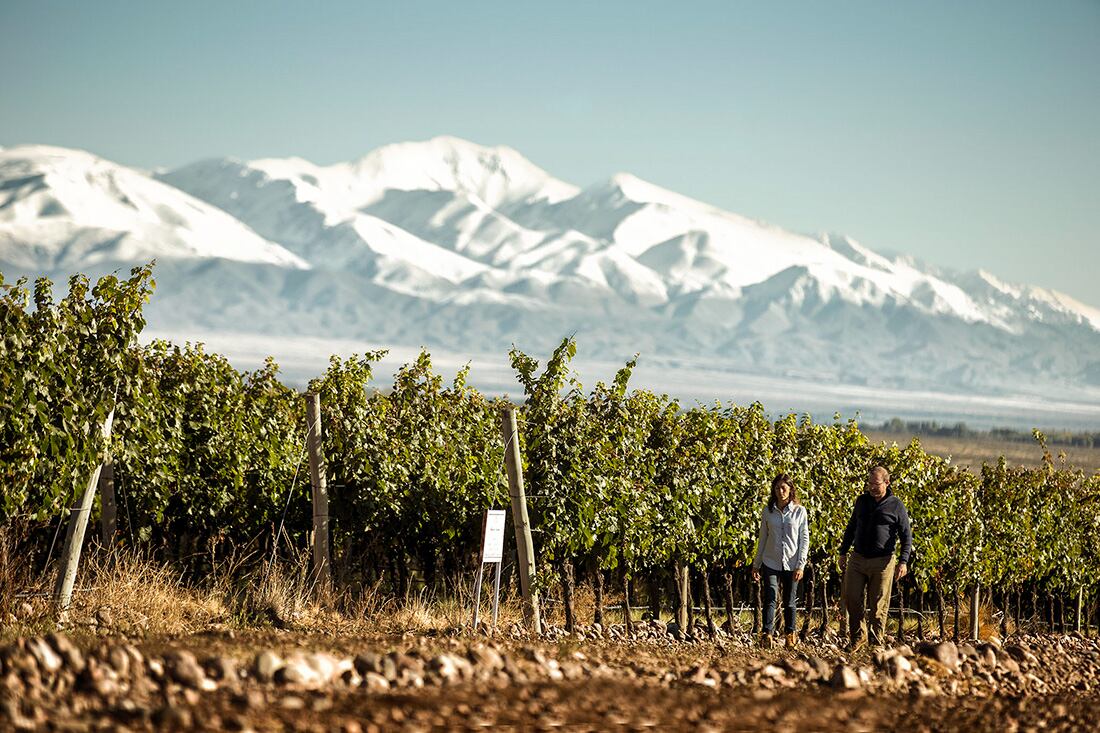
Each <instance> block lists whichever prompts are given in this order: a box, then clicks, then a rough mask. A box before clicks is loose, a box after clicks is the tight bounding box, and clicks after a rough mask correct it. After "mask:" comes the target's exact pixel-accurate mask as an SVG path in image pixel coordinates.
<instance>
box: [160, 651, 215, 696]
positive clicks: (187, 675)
mask: <svg viewBox="0 0 1100 733" xmlns="http://www.w3.org/2000/svg"><path fill="white" fill-rule="evenodd" d="M164 662H165V667H166V668H167V671H168V675H169V676H170V677H171V678H172V679H173V680H175V681H176V682H178V683H180V684H181V685H183V686H184V687H188V688H190V689H192V690H199V689H204V688H206V687H208V685H206V684H205V683H206V682H207V681H208V680H207V679H206V674H205V673H204V672H203V671H202V667H200V666H199V662H198V660H197V659H195V655H194V654H192V653H191V652H188V651H174V652H171V653H169V654H168V655H167V656H165V658H164Z"/></svg>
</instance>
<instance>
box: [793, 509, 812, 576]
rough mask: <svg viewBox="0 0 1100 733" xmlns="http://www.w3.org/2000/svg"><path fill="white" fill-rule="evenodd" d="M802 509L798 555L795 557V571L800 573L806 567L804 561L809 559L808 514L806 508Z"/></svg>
mask: <svg viewBox="0 0 1100 733" xmlns="http://www.w3.org/2000/svg"><path fill="white" fill-rule="evenodd" d="M801 509H802V524H801V526H800V527H799V528H798V554H797V555H796V562H795V566H794V567H795V570H798V571H799V572H801V571H802V570H803V569H804V568H805V567H806V561H807V560H808V559H809V557H810V513H809V512H808V511H807V510H806V507H801Z"/></svg>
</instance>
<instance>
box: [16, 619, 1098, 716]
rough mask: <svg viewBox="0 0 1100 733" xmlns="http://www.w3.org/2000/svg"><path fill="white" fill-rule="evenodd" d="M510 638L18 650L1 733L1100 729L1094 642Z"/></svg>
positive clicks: (254, 636) (262, 639) (218, 639)
mask: <svg viewBox="0 0 1100 733" xmlns="http://www.w3.org/2000/svg"><path fill="white" fill-rule="evenodd" d="M607 631H608V633H609V636H610V635H615V636H618V635H621V631H620V632H618V633H616V632H615V630H614V627H611V628H609V629H608V630H607ZM519 636H522V634H519V633H512V634H507V633H506V634H504V638H496V639H488V638H485V637H474V636H471V635H469V634H460V633H454V634H449V633H446V632H440V633H429V634H423V633H417V634H400V635H386V636H370V637H357V638H345V637H340V636H335V635H318V634H316V633H312V634H303V633H295V632H292V631H291V632H285V631H275V630H259V631H244V632H242V631H239V630H238V631H234V630H230V629H211V630H210V631H208V632H207V633H202V634H189V635H182V636H162V637H157V638H145V639H133V638H127V637H125V636H123V635H119V634H116V633H113V632H111V631H110V630H99V631H95V632H74V633H72V634H70V635H68V636H59V635H56V634H55V635H49V636H45V637H32V638H19V639H17V640H15V641H13V642H12V643H9V644H7V645H5V646H4V647H2V648H0V730H9V729H10V730H57V731H60V730H67V731H78V730H86V731H91V730H131V731H145V730H236V731H248V730H250V731H343V732H345V733H355V732H356V731H390V730H400V731H429V730H474V729H485V728H492V729H497V730H501V729H513V730H550V729H560V730H578V731H579V730H593V731H602V730H624V731H625V730H713V731H720V730H734V731H739V730H744V731H757V730H768V731H863V730H867V731H871V730H874V731H878V730H906V731H955V730H969V731H975V732H976V731H1016V730H1021V731H1022V730H1053V731H1083V730H1090V729H1094V726H1095V725H1096V721H1097V720H1100V641H1097V640H1096V639H1086V638H1083V637H1081V636H1074V635H1070V636H1064V637H1028V638H1021V639H1008V640H1005V641H1004V642H1003V643H1001V642H998V641H996V640H994V641H993V642H992V643H988V642H987V643H980V644H974V645H968V644H960V645H958V646H955V645H954V644H951V643H950V642H946V643H932V642H927V643H924V644H923V645H921V644H919V643H916V642H912V643H911V646H907V645H900V646H895V647H890V648H888V649H879V650H868V649H866V648H864V649H861V650H859V651H856V652H854V653H847V652H845V651H844V650H843V649H841V648H839V647H838V646H836V645H835V644H833V643H829V642H826V641H820V640H819V641H809V642H805V643H801V644H799V645H798V646H797V647H795V648H794V649H790V650H788V649H784V648H776V649H767V650H765V649H761V648H759V647H758V646H756V645H755V644H753V643H752V642H753V640H752V639H749V638H748V637H744V636H738V635H733V636H729V637H726V638H720V639H719V640H718V642H717V643H713V642H710V641H702V642H694V643H690V642H679V641H674V640H672V639H671V638H670V637H668V636H667V635H666V634H665V633H664V630H657V631H655V632H652V633H651V630H648V629H644V630H643V631H642V632H639V633H638V634H637V635H636V637H637V638H636V639H635V640H626V639H619V638H614V639H608V640H606V641H579V640H576V639H572V638H569V637H563V638H559V639H557V640H556V641H553V642H547V641H538V642H533V641H527V640H524V639H522V638H509V637H519ZM51 650H52V651H51ZM318 670H319V671H318Z"/></svg>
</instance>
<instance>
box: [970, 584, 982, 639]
mask: <svg viewBox="0 0 1100 733" xmlns="http://www.w3.org/2000/svg"><path fill="white" fill-rule="evenodd" d="M981 596H982V586H981V584H980V583H977V582H975V583H974V594H973V595H972V596H971V597H970V638H971V639H974V640H975V641H977V639H978V631H979V628H978V606H979V602H980V600H981Z"/></svg>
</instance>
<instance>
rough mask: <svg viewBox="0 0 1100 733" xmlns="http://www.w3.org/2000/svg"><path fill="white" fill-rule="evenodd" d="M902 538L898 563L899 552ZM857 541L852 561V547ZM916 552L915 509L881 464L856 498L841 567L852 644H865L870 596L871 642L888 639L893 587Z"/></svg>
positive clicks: (871, 474) (869, 623)
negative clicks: (911, 515)
mask: <svg viewBox="0 0 1100 733" xmlns="http://www.w3.org/2000/svg"><path fill="white" fill-rule="evenodd" d="M899 540H900V542H901V553H900V555H899V556H898V558H897V564H896V566H895V558H894V550H895V548H896V547H897V545H898V542H899ZM853 544H854V545H855V551H854V552H853V553H852V557H851V560H849V559H848V550H849V549H850V548H852V546H853ZM912 550H913V533H912V531H911V529H910V527H909V513H908V512H907V511H905V506H904V505H903V504H902V503H901V500H900V499H898V498H897V497H896V496H894V494H893V492H891V491H890V472H889V471H887V470H886V469H885V468H884V467H883V466H875V467H874V468H872V469H871V471H870V473H869V474H868V475H867V491H866V493H864V494H862V495H861V496H860V497H859V498H858V499H856V503H855V506H854V507H853V508H852V517H851V519H849V520H848V526H847V528H846V529H845V530H844V541H843V542H841V544H840V569H841V570H843V571H844V605H845V606H846V607H847V609H848V631H849V635H848V639H849V641H848V648H849V649H855V648H857V647H858V646H859V645H860V644H861V643H862V642H863V638H862V637H863V617H864V609H865V605H864V594H866V596H867V601H866V602H867V604H869V605H870V606H871V609H872V615H871V618H870V619H868V623H867V627H868V632H869V636H870V640H871V642H872V643H874V644H881V643H883V641H884V640H885V638H886V633H885V632H886V619H887V617H888V615H889V612H890V590H891V587H892V585H893V582H894V581H895V580H901V579H902V578H903V577H904V576H905V574H906V573H907V572H908V568H907V567H906V563H907V562H908V561H909V554H910V553H911V552H912Z"/></svg>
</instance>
